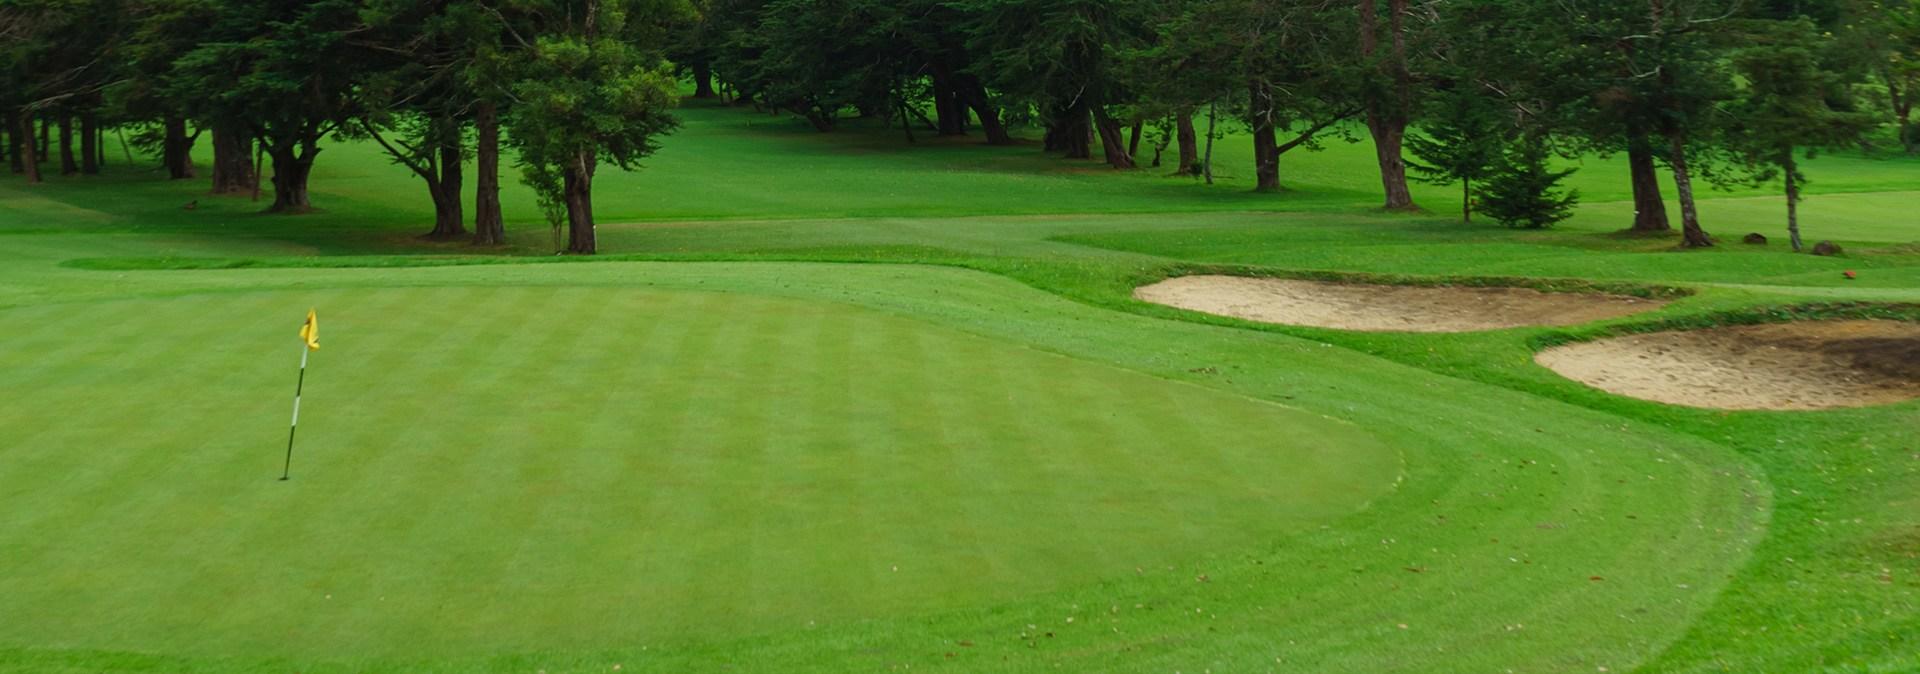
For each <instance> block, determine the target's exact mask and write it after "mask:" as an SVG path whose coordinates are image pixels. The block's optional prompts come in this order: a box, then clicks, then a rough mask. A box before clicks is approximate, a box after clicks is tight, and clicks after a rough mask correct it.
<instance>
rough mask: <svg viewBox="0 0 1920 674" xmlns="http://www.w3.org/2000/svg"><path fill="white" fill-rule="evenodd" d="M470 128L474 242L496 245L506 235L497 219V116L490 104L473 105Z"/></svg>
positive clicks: (501, 223)
mask: <svg viewBox="0 0 1920 674" xmlns="http://www.w3.org/2000/svg"><path fill="white" fill-rule="evenodd" d="M473 126H474V130H475V132H476V133H475V136H476V141H475V143H474V148H473V150H474V152H473V154H474V156H473V170H474V173H475V175H474V178H473V185H474V195H473V243H474V245H477V246H497V245H500V244H503V243H506V242H507V233H506V221H505V220H504V219H502V218H501V217H500V117H499V112H498V111H497V110H495V109H494V107H493V104H492V103H489V102H486V101H482V102H480V104H479V105H477V106H474V116H473Z"/></svg>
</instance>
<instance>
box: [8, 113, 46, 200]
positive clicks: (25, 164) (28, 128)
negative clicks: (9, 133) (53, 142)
mask: <svg viewBox="0 0 1920 674" xmlns="http://www.w3.org/2000/svg"><path fill="white" fill-rule="evenodd" d="M13 140H14V143H13V144H14V147H17V148H19V153H20V154H19V156H20V172H21V173H25V174H26V175H27V183H28V184H30V185H37V184H39V183H40V182H41V179H40V156H39V155H38V154H35V153H34V147H33V115H31V114H29V113H27V112H26V111H25V110H22V111H20V116H19V118H18V120H17V123H16V125H15V126H14V134H13Z"/></svg>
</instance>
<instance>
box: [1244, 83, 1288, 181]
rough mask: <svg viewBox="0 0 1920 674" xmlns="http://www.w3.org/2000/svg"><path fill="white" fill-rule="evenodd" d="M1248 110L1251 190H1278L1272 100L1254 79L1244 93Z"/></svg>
mask: <svg viewBox="0 0 1920 674" xmlns="http://www.w3.org/2000/svg"><path fill="white" fill-rule="evenodd" d="M1247 102H1248V108H1247V110H1248V112H1249V115H1250V117H1251V118H1252V120H1253V166H1254V175H1255V176H1257V180H1256V182H1255V183H1254V187H1253V189H1254V191H1257V192H1272V191H1276V190H1279V189H1280V147H1279V143H1278V142H1277V141H1276V140H1275V137H1274V129H1273V100H1272V96H1271V92H1269V91H1268V90H1267V87H1266V86H1265V85H1263V84H1260V83H1258V82H1255V83H1253V84H1252V85H1251V89H1250V90H1249V92H1248V98H1247Z"/></svg>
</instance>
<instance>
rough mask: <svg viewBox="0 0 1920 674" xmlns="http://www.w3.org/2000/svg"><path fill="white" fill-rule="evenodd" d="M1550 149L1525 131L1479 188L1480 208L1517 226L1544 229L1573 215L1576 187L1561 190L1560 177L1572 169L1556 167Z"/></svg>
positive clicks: (1564, 176) (1543, 140) (1577, 194)
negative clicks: (1484, 183)
mask: <svg viewBox="0 0 1920 674" xmlns="http://www.w3.org/2000/svg"><path fill="white" fill-rule="evenodd" d="M1552 158H1553V152H1552V149H1551V148H1550V147H1548V145H1547V142H1546V140H1545V139H1544V138H1541V137H1540V136H1538V135H1528V136H1527V137H1525V138H1522V139H1521V140H1519V141H1516V142H1514V143H1511V144H1510V146H1509V147H1508V148H1507V149H1506V150H1505V151H1504V152H1502V154H1501V158H1500V163H1499V166H1498V169H1497V170H1495V171H1494V172H1493V174H1492V175H1491V176H1490V177H1489V178H1488V179H1487V181H1486V185H1485V186H1484V187H1482V188H1481V191H1480V210H1482V211H1484V212H1485V213H1486V214H1487V215H1488V216H1489V217H1492V218H1493V219H1494V220H1495V221H1497V222H1499V223H1500V224H1503V225H1506V226H1508V227H1514V228H1519V229H1544V228H1547V227H1551V226H1553V224H1554V223H1557V222H1560V221H1562V220H1565V219H1567V218H1569V217H1571V216H1572V215H1573V207H1574V204H1577V203H1579V202H1580V191H1579V190H1564V189H1562V188H1561V187H1560V181H1562V180H1565V179H1566V177H1567V176H1570V175H1573V173H1574V171H1575V169H1559V170H1556V169H1554V168H1553V167H1552V166H1551V165H1550V160H1551V159H1552Z"/></svg>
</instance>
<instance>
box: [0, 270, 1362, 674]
mask: <svg viewBox="0 0 1920 674" xmlns="http://www.w3.org/2000/svg"><path fill="white" fill-rule="evenodd" d="M310 305H312V306H318V307H319V308H320V312H321V315H322V317H323V319H324V320H323V324H324V325H325V328H326V334H325V335H324V336H323V343H324V344H325V345H326V347H325V348H324V349H323V350H321V351H320V352H318V353H317V354H315V358H314V360H313V364H312V369H311V370H310V371H309V376H308V381H307V405H306V409H305V410H303V415H302V417H303V418H302V420H301V445H300V448H299V450H298V452H299V453H298V454H297V455H296V456H295V462H294V479H293V481H292V482H288V483H279V482H275V481H274V480H273V478H275V477H277V475H278V473H277V470H278V467H279V466H278V464H279V461H280V455H279V451H280V445H279V442H280V441H281V440H282V439H283V438H284V435H283V433H284V432H285V421H286V420H285V414H286V406H287V402H288V401H287V400H286V398H287V397H288V395H289V394H290V393H291V384H292V379H291V378H292V376H293V374H294V371H293V367H294V364H295V362H296V358H297V356H298V352H297V349H298V343H297V341H296V340H295V339H294V337H293V332H294V328H295V327H297V323H298V319H299V317H300V316H301V315H302V314H303V313H304V311H305V309H306V308H307V307H308V306H310ZM556 326H566V329H556ZM0 334H6V335H8V339H7V341H6V342H5V343H4V345H0V428H5V429H7V433H6V434H5V437H4V439H3V440H0V494H4V495H5V499H6V503H7V507H6V508H5V509H4V510H0V549H4V550H6V551H7V554H8V558H7V569H6V573H4V574H0V615H6V616H26V615H31V616H34V620H32V621H26V622H20V621H11V622H10V623H9V624H8V625H7V626H6V629H5V630H4V631H0V639H4V642H0V646H4V645H19V646H43V647H44V646H66V647H83V648H103V649H117V650H163V651H167V652H173V653H183V654H204V655H239V656H260V655H286V654H308V655H316V656H322V657H327V656H334V657H337V656H339V655H341V654H346V653H352V654H357V655H361V656H397V655H401V654H405V655H408V656H418V655H422V654H436V653H437V654H449V655H450V654H460V655H463V656H471V655H475V654H484V653H499V652H513V651H524V650H534V649H551V648H604V647H613V646H620V647H633V646H635V645H644V644H646V643H648V642H649V641H650V640H658V639H684V638H688V637H693V636H698V637H702V638H725V637H730V636H741V635H746V634H751V633H755V632H760V631H767V630H796V629H805V628H807V627H808V626H811V625H814V624H816V623H826V622H830V621H844V620H845V619H849V618H858V617H881V616H890V615H897V614H914V613H925V612H932V611H937V610H941V609H947V608H952V607H955V606H959V605H963V604H965V605H973V604H979V603H982V602H994V601H1007V600H1013V599H1017V598H1020V597H1023V596H1025V595H1029V594H1032V593H1035V592H1042V591H1047V590H1051V589H1055V588H1059V587H1063V586H1067V585H1073V584H1084V583H1087V582H1089V581H1093V580H1095V579H1099V578H1104V577H1112V576H1119V575H1132V574H1133V573H1134V571H1135V570H1136V569H1137V568H1140V567H1153V566H1155V565H1162V564H1166V563H1172V562H1174V561H1178V560H1184V559H1189V558H1192V557H1193V556H1194V555H1195V554H1197V553H1196V552H1195V551H1196V550H1198V549H1220V548H1228V549H1237V548H1244V547H1248V546H1251V545H1254V544H1256V543H1258V542H1261V541H1266V540H1271V539H1272V538H1273V537H1274V536H1277V535H1280V534H1283V533H1285V532H1288V531H1294V530H1298V529H1301V528H1303V527H1304V526H1306V525H1308V524H1313V523H1317V522H1322V521H1326V520H1327V519H1328V518H1331V517H1334V516H1339V515H1343V514H1347V513H1351V512H1353V511H1355V510H1357V509H1359V508H1361V507H1363V506H1364V505H1365V503H1366V502H1367V501H1368V500H1370V499H1372V498H1374V497H1377V496H1379V495H1381V494H1383V493H1385V492H1386V491H1387V490H1389V489H1390V488H1391V485H1392V484H1393V483H1394V481H1395V479H1396V478H1397V476H1398V475H1399V466H1400V464H1399V456H1398V454H1397V453H1396V452H1394V451H1392V450H1390V449H1388V448H1386V447H1384V446H1383V445H1381V444H1379V443H1377V442H1374V441H1373V440H1371V439H1370V438H1369V437H1368V436H1366V435H1365V434H1364V433H1362V432H1360V431H1358V430H1356V429H1355V428H1354V427H1351V426H1347V425H1343V424H1339V423H1336V422H1332V421H1329V420H1327V419H1324V418H1321V417H1318V416H1314V415H1310V414H1306V413H1302V412H1297V411H1293V410H1289V409H1286V408H1282V407H1279V406H1275V405H1272V404H1267V403H1261V402H1256V401H1253V400H1250V399H1247V398H1241V397H1238V396H1234V395H1230V394H1226V393H1221V392H1216V391H1212V390H1209V389H1203V388H1199V387H1195V386H1191V385H1186V384H1177V383H1172V382H1167V381H1165V380H1161V379H1156V378H1153V377H1148V376H1145V375H1139V374H1134V373H1129V372H1125V371H1121V370H1117V369H1112V368H1106V367H1101V366H1096V365H1090V364H1087V363H1085V362H1082V361H1077V360H1072V359H1068V358H1064V357H1060V356H1055V355H1051V354H1046V353H1042V352H1038V351H1033V350H1028V349H1022V348H1018V347H1014V346H1011V345H1007V344H1005V343H1002V342H996V341H992V340H988V339H984V338H979V337H974V336H970V335H966V334H964V333H960V332H956V331H952V330H948V329H944V328H935V327H932V326H930V325H927V324H923V323H919V322H915V321H910V320H906V319H901V318H895V317H890V316H887V315H884V314H879V313H876V312H872V311H867V310H861V309H855V308H851V307H844V306H840V305H833V304H827V303H820V302H798V301H790V300H774V299H764V298H754V297H749V296H742V295H730V294H717V293H668V292H657V291H653V292H650V291H628V290H617V289H577V288H418V289H404V290H337V291H320V292H307V293H285V292H279V293H249V294H209V295H192V296H185V297H178V298H172V299H162V300H150V301H127V302H110V303H99V304H83V305H62V306H47V307H28V308H21V309H14V310H9V311H5V312H0ZM76 335H85V336H86V338H84V339H75V336H76Z"/></svg>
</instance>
